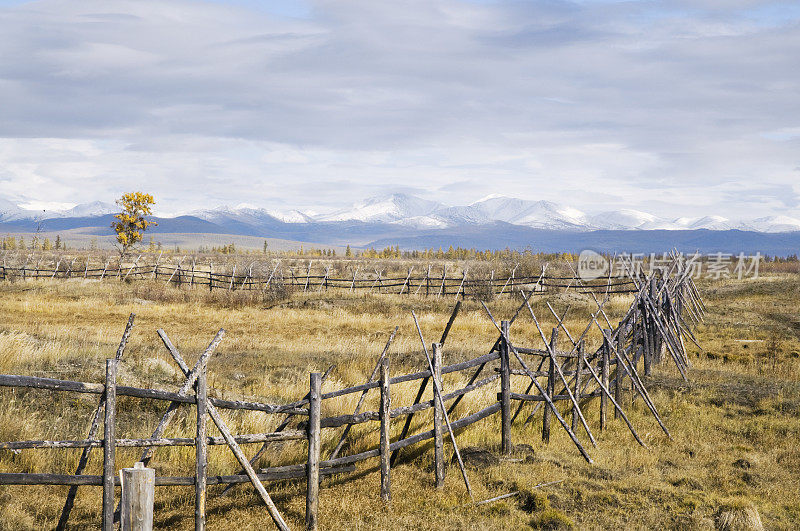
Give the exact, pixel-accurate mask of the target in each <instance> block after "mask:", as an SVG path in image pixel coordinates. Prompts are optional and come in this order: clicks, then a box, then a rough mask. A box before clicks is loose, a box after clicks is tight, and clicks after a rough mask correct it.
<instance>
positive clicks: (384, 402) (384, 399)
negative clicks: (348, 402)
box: [380, 357, 391, 502]
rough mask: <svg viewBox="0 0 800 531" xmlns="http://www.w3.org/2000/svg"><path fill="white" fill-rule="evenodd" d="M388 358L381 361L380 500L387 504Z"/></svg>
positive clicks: (388, 465) (388, 441)
mask: <svg viewBox="0 0 800 531" xmlns="http://www.w3.org/2000/svg"><path fill="white" fill-rule="evenodd" d="M389 392H390V391H389V358H388V357H384V358H383V359H382V360H381V409H380V417H381V443H380V450H381V500H383V501H384V502H388V501H389V500H390V499H391V478H390V470H391V468H390V467H391V465H390V463H389V461H390V456H389V444H390V439H389V425H390V421H391V418H390V417H389V410H390V409H391V397H390V395H389Z"/></svg>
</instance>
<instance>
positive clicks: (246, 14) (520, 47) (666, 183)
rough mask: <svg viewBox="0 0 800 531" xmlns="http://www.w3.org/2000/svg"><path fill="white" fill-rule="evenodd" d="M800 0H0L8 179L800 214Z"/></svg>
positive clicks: (341, 201)
mask: <svg viewBox="0 0 800 531" xmlns="http://www.w3.org/2000/svg"><path fill="white" fill-rule="evenodd" d="M798 182H800V2H797V1H795V0H792V1H767V0H763V1H762V0H666V1H656V0H648V1H637V0H629V1H624V2H622V1H610V0H583V1H581V0H573V1H560V0H546V1H510V2H506V1H489V0H480V1H479V0H411V1H407V0H393V1H387V2H382V1H375V0H352V1H350V0H340V1H310V2H305V3H304V2H298V1H286V2H281V1H277V0H273V1H264V2H261V1H256V0H236V1H225V2H223V1H217V2H214V1H188V0H187V1H184V0H169V1H166V0H156V1H150V0H131V1H117V0H97V1H94V0H81V1H79V2H76V1H72V0H42V1H37V2H24V1H14V0H11V1H9V0H0V197H2V198H5V199H9V200H12V201H15V202H22V203H25V204H27V205H29V206H32V207H33V206H35V207H42V206H49V207H58V206H66V205H71V204H74V203H78V202H85V201H89V200H95V199H100V200H105V201H113V199H114V198H116V197H118V196H119V195H120V194H121V193H122V192H125V191H129V190H132V189H140V190H143V191H147V192H151V193H153V194H154V195H155V196H156V198H157V200H158V211H159V212H160V213H172V212H177V211H185V210H190V209H192V208H198V207H211V206H216V205H219V204H230V205H236V204H238V203H242V202H246V203H250V204H255V205H258V206H264V207H269V208H294V207H299V208H306V209H308V208H312V209H325V208H331V207H332V206H339V205H346V204H349V203H352V202H354V201H356V200H359V199H362V198H365V197H368V196H374V195H380V194H384V193H389V192H398V191H399V192H407V193H413V194H417V195H420V196H424V197H427V198H429V199H435V200H439V201H442V202H444V203H447V204H465V203H469V202H472V201H475V200H477V199H479V198H480V197H482V196H485V195H487V194H490V193H502V194H505V195H511V196H515V197H520V198H525V199H547V200H552V201H557V202H560V203H564V204H567V205H571V206H574V207H577V208H581V209H583V210H586V211H588V212H597V211H602V210H609V209H616V208H622V207H630V208H638V209H642V210H646V211H649V212H652V213H655V214H657V215H662V216H673V217H675V216H678V215H704V214H721V215H725V216H728V217H732V218H740V217H757V216H762V215H771V214H787V215H792V216H795V217H800V184H798Z"/></svg>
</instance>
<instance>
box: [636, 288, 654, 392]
mask: <svg viewBox="0 0 800 531" xmlns="http://www.w3.org/2000/svg"><path fill="white" fill-rule="evenodd" d="M639 336H640V337H641V339H642V358H643V359H644V375H645V376H650V373H651V371H652V367H651V365H652V361H653V360H652V358H651V356H650V332H649V331H648V328H647V309H646V308H645V304H644V301H641V302H640V307H639Z"/></svg>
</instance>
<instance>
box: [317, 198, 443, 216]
mask: <svg viewBox="0 0 800 531" xmlns="http://www.w3.org/2000/svg"><path fill="white" fill-rule="evenodd" d="M442 208H444V205H442V204H441V203H437V202H436V201H428V200H427V199H421V198H419V197H414V196H412V195H407V194H391V195H388V196H380V197H372V198H370V199H366V200H365V201H361V202H359V203H356V204H355V205H354V206H353V207H351V208H347V209H343V210H337V211H335V212H332V213H330V214H325V215H322V216H318V217H317V218H316V220H317V221H364V222H378V223H380V222H382V223H393V222H398V221H401V220H404V219H409V218H415V217H419V216H428V215H430V214H433V213H434V212H436V211H437V210H439V209H442Z"/></svg>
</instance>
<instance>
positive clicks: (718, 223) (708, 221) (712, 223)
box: [678, 216, 737, 230]
mask: <svg viewBox="0 0 800 531" xmlns="http://www.w3.org/2000/svg"><path fill="white" fill-rule="evenodd" d="M678 219H684V218H678ZM689 219H691V220H692V221H691V223H689V224H688V226H687V227H686V228H688V229H692V230H695V229H709V230H730V229H735V228H737V226H736V224H735V223H732V222H731V220H729V219H728V218H724V217H722V216H703V217H702V218H694V219H692V218H689Z"/></svg>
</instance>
